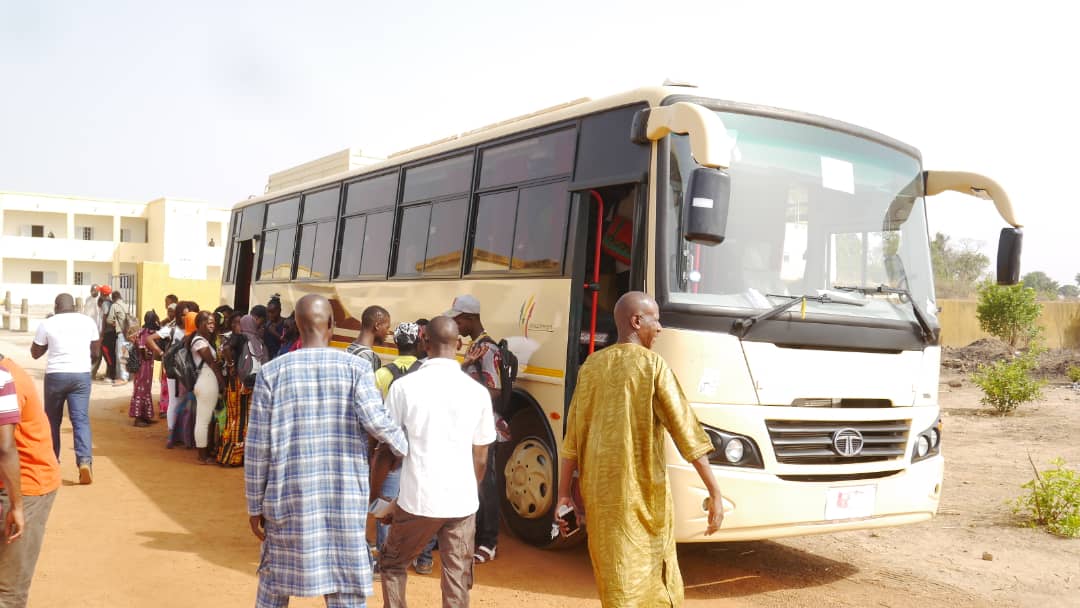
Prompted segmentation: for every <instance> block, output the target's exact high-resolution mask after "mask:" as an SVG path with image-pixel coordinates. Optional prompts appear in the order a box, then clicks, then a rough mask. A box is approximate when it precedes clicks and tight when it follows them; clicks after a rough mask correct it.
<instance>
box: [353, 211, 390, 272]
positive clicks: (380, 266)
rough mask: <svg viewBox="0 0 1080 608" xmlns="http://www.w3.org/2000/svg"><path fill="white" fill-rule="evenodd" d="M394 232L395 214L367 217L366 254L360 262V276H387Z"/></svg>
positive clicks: (375, 214)
mask: <svg viewBox="0 0 1080 608" xmlns="http://www.w3.org/2000/svg"><path fill="white" fill-rule="evenodd" d="M393 231H394V212H393V211H384V212H382V213H373V214H371V215H369V216H367V229H366V230H364V253H363V257H362V258H361V260H360V274H362V275H365V276H367V275H377V276H381V277H385V276H386V267H387V266H388V265H389V264H390V240H391V237H392V236H393Z"/></svg>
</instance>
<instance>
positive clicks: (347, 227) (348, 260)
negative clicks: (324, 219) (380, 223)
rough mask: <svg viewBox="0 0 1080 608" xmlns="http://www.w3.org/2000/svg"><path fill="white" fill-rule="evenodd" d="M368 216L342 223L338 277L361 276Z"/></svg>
mask: <svg viewBox="0 0 1080 608" xmlns="http://www.w3.org/2000/svg"><path fill="white" fill-rule="evenodd" d="M366 225H367V216H363V215H358V216H356V217H350V218H348V219H346V220H344V221H343V222H342V223H341V259H340V260H339V261H338V271H337V276H339V277H351V276H356V275H358V274H360V253H361V251H363V247H364V226H366Z"/></svg>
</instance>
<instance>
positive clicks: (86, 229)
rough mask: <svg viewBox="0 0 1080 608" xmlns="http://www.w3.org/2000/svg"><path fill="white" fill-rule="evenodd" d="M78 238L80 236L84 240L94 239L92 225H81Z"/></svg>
mask: <svg viewBox="0 0 1080 608" xmlns="http://www.w3.org/2000/svg"><path fill="white" fill-rule="evenodd" d="M79 238H81V239H82V240H84V241H92V240H94V227H93V226H83V227H82V228H79Z"/></svg>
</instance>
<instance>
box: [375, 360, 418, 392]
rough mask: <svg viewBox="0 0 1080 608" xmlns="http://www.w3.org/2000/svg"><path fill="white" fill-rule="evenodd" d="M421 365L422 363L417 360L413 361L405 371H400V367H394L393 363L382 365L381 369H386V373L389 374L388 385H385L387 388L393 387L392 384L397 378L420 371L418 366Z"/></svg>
mask: <svg viewBox="0 0 1080 608" xmlns="http://www.w3.org/2000/svg"><path fill="white" fill-rule="evenodd" d="M423 364H424V362H423V361H421V360H420V359H417V360H416V361H413V364H412V365H410V366H409V367H408V368H407V369H401V366H400V365H396V364H394V363H391V364H390V365H384V366H383V367H385V368H386V371H388V372H390V384H387V385H386V386H387V388H389V387H391V386H393V385H394V382H396V381H397V379H398V378H400V377H402V376H404V375H406V374H411V373H413V372H415V371H416V370H418V369H420V366H421V365H423Z"/></svg>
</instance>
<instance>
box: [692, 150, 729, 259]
mask: <svg viewBox="0 0 1080 608" xmlns="http://www.w3.org/2000/svg"><path fill="white" fill-rule="evenodd" d="M730 201H731V176H730V175H728V173H727V171H724V170H723V169H713V168H710V167H698V168H697V169H694V172H693V173H691V174H690V182H689V184H688V185H687V188H686V196H685V200H683V208H682V211H683V222H682V225H683V238H684V239H686V240H687V241H690V242H691V243H699V244H702V245H719V244H720V243H723V242H724V236H725V231H726V230H727V218H728V205H729V203H730Z"/></svg>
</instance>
